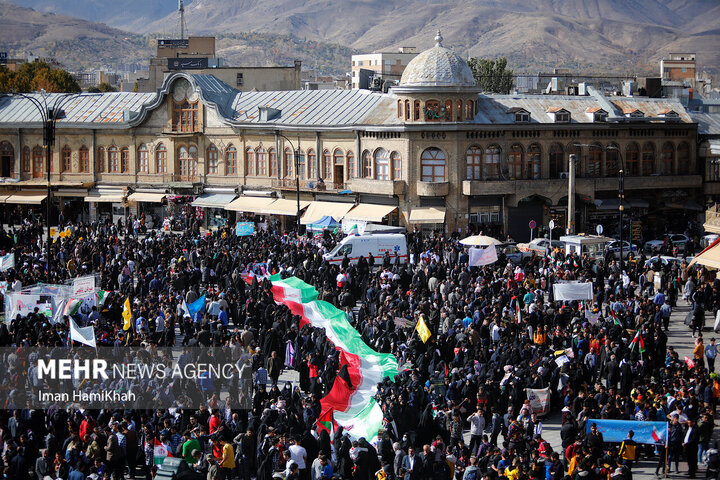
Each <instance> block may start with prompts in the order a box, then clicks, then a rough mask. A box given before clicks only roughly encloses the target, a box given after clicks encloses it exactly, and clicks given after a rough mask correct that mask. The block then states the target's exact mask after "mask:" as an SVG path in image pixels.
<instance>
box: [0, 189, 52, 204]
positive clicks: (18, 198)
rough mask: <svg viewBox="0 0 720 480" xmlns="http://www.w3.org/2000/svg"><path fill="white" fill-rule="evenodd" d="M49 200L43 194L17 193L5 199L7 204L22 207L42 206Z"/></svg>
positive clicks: (45, 194)
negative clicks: (43, 202)
mask: <svg viewBox="0 0 720 480" xmlns="http://www.w3.org/2000/svg"><path fill="white" fill-rule="evenodd" d="M46 198H47V193H43V192H16V193H13V194H12V195H10V196H9V197H8V198H6V199H5V203H17V204H20V205H40V204H41V203H42V201H43V200H45V199H46Z"/></svg>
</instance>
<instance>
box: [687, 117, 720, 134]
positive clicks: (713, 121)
mask: <svg viewBox="0 0 720 480" xmlns="http://www.w3.org/2000/svg"><path fill="white" fill-rule="evenodd" d="M691 116H692V118H693V120H694V121H696V122H698V133H699V134H700V135H713V136H720V113H692V114H691Z"/></svg>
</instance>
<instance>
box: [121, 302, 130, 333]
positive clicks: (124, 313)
mask: <svg viewBox="0 0 720 480" xmlns="http://www.w3.org/2000/svg"><path fill="white" fill-rule="evenodd" d="M122 316H123V318H124V319H125V323H123V330H125V331H128V330H130V328H131V327H132V310H130V297H128V298H126V299H125V303H124V304H123V311H122Z"/></svg>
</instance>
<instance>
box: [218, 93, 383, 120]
mask: <svg viewBox="0 0 720 480" xmlns="http://www.w3.org/2000/svg"><path fill="white" fill-rule="evenodd" d="M386 97H387V96H386V95H383V94H380V93H373V92H370V91H368V90H289V91H282V92H241V93H238V94H237V96H236V97H235V101H234V103H233V107H232V108H233V110H234V111H235V115H234V117H233V118H232V123H233V124H247V123H267V124H277V125H297V126H320V127H324V126H343V125H356V124H362V123H365V122H364V121H363V119H364V118H365V117H366V116H367V115H369V114H371V113H372V112H373V109H374V108H375V107H376V106H377V105H378V104H380V102H381V101H382V100H383V99H384V98H386ZM258 107H271V108H275V109H277V110H279V111H280V114H279V115H278V116H277V117H275V118H272V119H271V120H267V121H266V122H261V121H260V116H259V112H258Z"/></svg>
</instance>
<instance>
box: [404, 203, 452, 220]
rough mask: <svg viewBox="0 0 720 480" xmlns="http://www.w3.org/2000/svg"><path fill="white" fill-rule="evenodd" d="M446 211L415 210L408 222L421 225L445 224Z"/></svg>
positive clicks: (436, 209)
mask: <svg viewBox="0 0 720 480" xmlns="http://www.w3.org/2000/svg"><path fill="white" fill-rule="evenodd" d="M445 211H446V210H445V208H442V207H418V208H413V209H412V211H410V218H409V219H408V221H409V222H410V223H420V224H431V223H445Z"/></svg>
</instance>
